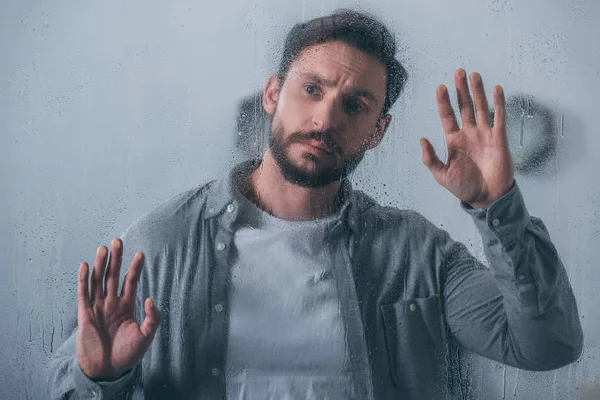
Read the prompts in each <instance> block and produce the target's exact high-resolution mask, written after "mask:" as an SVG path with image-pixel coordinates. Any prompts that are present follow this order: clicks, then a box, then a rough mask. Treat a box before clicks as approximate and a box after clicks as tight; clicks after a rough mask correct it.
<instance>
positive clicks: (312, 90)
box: [304, 85, 319, 95]
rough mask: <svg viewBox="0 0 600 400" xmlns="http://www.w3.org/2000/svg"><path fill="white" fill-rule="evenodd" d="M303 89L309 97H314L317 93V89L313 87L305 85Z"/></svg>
mask: <svg viewBox="0 0 600 400" xmlns="http://www.w3.org/2000/svg"><path fill="white" fill-rule="evenodd" d="M304 89H305V90H306V93H308V94H311V95H315V94H317V92H318V91H319V88H317V87H316V86H315V85H306V86H305V87H304Z"/></svg>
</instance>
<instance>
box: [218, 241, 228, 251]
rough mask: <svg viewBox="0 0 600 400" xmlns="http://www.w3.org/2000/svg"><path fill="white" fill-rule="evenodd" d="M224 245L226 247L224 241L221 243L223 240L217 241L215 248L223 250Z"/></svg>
mask: <svg viewBox="0 0 600 400" xmlns="http://www.w3.org/2000/svg"><path fill="white" fill-rule="evenodd" d="M225 247H226V246H225V243H223V242H219V243H217V250H219V251H223V250H225Z"/></svg>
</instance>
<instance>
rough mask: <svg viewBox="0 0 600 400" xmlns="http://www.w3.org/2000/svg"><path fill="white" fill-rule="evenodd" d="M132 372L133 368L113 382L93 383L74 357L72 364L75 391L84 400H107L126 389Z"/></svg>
mask: <svg viewBox="0 0 600 400" xmlns="http://www.w3.org/2000/svg"><path fill="white" fill-rule="evenodd" d="M134 371H135V368H132V369H131V370H129V371H128V372H127V373H126V374H124V375H123V376H121V377H120V378H119V379H117V380H115V381H109V382H107V381H94V380H92V379H91V378H90V377H88V376H87V375H86V374H85V373H84V372H83V370H82V369H81V366H80V365H79V360H77V356H75V361H74V362H73V379H74V381H75V391H76V392H77V393H78V394H80V395H81V396H83V398H86V399H87V398H89V399H94V400H109V399H111V398H113V397H114V396H115V395H117V394H119V393H120V392H121V391H123V389H125V388H126V387H129V385H130V383H131V380H132V379H133V376H134Z"/></svg>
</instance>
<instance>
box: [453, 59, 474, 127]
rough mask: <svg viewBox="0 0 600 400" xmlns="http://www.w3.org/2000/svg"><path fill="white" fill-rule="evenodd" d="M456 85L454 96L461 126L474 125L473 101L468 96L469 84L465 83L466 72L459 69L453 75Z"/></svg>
mask: <svg viewBox="0 0 600 400" xmlns="http://www.w3.org/2000/svg"><path fill="white" fill-rule="evenodd" d="M454 82H455V84H456V94H457V96H458V108H459V109H460V115H461V119H462V123H463V126H473V125H475V112H474V111H473V100H472V99H471V95H470V94H469V84H468V83H467V72H466V71H465V70H464V69H462V68H459V69H458V70H456V73H455V74H454Z"/></svg>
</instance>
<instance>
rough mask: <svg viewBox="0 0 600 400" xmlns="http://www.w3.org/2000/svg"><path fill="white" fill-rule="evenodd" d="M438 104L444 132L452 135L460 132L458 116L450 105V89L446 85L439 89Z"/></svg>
mask: <svg viewBox="0 0 600 400" xmlns="http://www.w3.org/2000/svg"><path fill="white" fill-rule="evenodd" d="M436 94H437V102H438V113H439V114H440V120H441V121H442V128H443V129H444V132H446V133H448V134H450V133H454V132H458V131H459V129H460V128H459V127H458V122H457V121H456V115H454V110H453V109H452V105H451V104H450V95H449V94H448V88H447V87H446V86H444V85H440V86H438V87H437V92H436Z"/></svg>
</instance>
